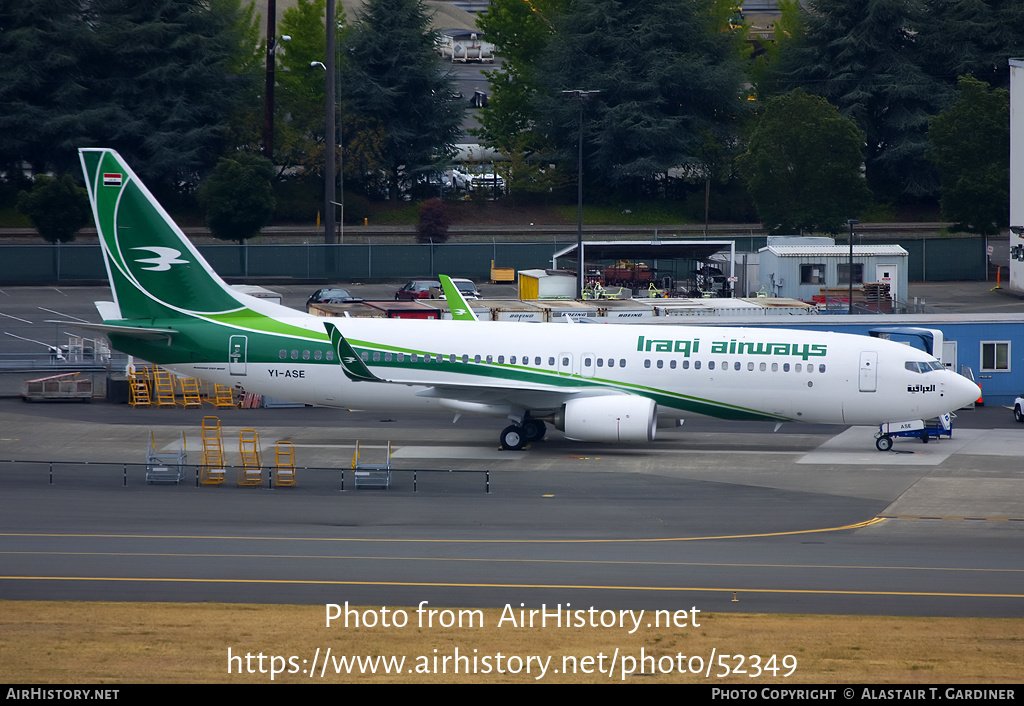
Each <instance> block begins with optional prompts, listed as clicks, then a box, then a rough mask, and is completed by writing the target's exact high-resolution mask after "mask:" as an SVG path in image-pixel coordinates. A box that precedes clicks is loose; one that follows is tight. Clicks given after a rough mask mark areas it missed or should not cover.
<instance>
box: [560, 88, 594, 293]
mask: <svg viewBox="0 0 1024 706" xmlns="http://www.w3.org/2000/svg"><path fill="white" fill-rule="evenodd" d="M600 92H601V91H581V90H578V89H577V90H574V91H562V95H563V96H565V97H566V98H568V99H569V100H572V101H576V103H577V104H579V109H580V115H579V134H578V136H577V141H578V143H579V154H578V157H577V160H576V257H577V263H576V295H577V297H578V298H580V299H582V298H583V104H584V103H588V102H589V101H590V98H591V97H592V96H596V95H597V94H599V93H600Z"/></svg>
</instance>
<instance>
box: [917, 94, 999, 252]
mask: <svg viewBox="0 0 1024 706" xmlns="http://www.w3.org/2000/svg"><path fill="white" fill-rule="evenodd" d="M959 85H960V96H959V98H958V99H957V101H956V102H955V103H954V104H953V105H951V106H950V107H949V108H947V109H946V110H944V111H942V112H941V113H939V114H938V115H936V116H935V117H933V118H932V119H931V120H930V121H929V128H928V140H929V142H930V143H931V146H930V147H929V150H928V157H929V159H931V160H932V161H933V162H935V164H936V166H937V167H938V169H939V174H940V175H941V177H942V196H941V198H940V200H939V203H940V206H941V208H942V217H943V218H944V219H946V220H949V221H953V222H954V223H955V224H956V227H957V228H960V229H963V230H966V231H968V232H972V233H981V234H985V235H994V234H996V233H998V232H999V229H1000V227H1005V226H1008V225H1009V220H1008V219H1009V214H1010V94H1009V92H1008V91H1007V90H1006V89H1002V88H998V89H994V90H989V88H988V86H987V84H985V83H984V82H983V81H980V80H978V79H974V78H971V77H969V76H963V77H961V78H960V83H959Z"/></svg>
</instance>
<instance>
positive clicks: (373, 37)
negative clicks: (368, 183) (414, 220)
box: [341, 0, 462, 199]
mask: <svg viewBox="0 0 1024 706" xmlns="http://www.w3.org/2000/svg"><path fill="white" fill-rule="evenodd" d="M436 39H437V33H436V32H435V31H433V30H431V29H430V26H429V20H428V17H427V10H426V6H425V5H424V3H423V2H422V0H368V1H367V3H366V5H365V6H364V8H363V11H362V13H361V14H360V15H359V17H358V21H357V23H356V24H355V25H354V26H353V27H352V28H351V30H350V32H349V34H348V35H347V37H346V39H345V42H344V45H343V51H344V53H345V54H346V61H345V65H344V67H342V79H341V80H342V85H343V86H344V91H345V105H346V112H347V113H350V114H351V119H352V120H353V121H363V122H364V123H366V124H372V125H373V131H374V132H377V134H379V135H381V136H382V137H383V143H382V144H381V145H380V147H381V149H380V152H379V154H380V169H381V170H382V171H383V172H384V174H385V175H386V183H387V187H388V192H389V196H390V197H391V198H392V199H394V198H396V197H397V194H398V190H399V188H401V187H402V186H406V185H408V182H409V180H410V178H411V177H413V176H414V175H415V174H416V173H419V172H423V171H428V170H431V169H435V168H436V167H437V165H439V164H441V163H444V162H446V161H447V160H448V159H449V157H450V156H451V154H452V152H453V145H454V143H455V138H456V136H457V135H458V132H459V128H460V125H461V121H462V115H461V108H460V106H459V105H457V104H456V103H455V101H454V98H453V96H452V80H451V76H450V75H449V74H448V73H446V72H444V71H443V70H442V69H441V68H440V66H439V64H438V62H437V57H436V54H435V51H434V47H435V44H436ZM346 139H347V138H346ZM374 176H375V175H371V174H367V175H362V177H363V178H368V179H373V177H374Z"/></svg>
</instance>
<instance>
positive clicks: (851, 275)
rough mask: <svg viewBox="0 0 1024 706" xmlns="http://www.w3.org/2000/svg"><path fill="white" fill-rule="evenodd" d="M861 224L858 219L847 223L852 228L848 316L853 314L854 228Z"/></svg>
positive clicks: (852, 219)
mask: <svg viewBox="0 0 1024 706" xmlns="http://www.w3.org/2000/svg"><path fill="white" fill-rule="evenodd" d="M858 223H860V221H858V220H857V219H856V218H851V219H849V220H848V221H846V225H848V226H850V271H849V273H847V279H848V280H850V303H849V308H848V309H847V312H846V313H847V314H852V313H853V227H854V226H855V225H857V224H858Z"/></svg>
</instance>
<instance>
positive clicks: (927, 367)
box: [903, 360, 943, 373]
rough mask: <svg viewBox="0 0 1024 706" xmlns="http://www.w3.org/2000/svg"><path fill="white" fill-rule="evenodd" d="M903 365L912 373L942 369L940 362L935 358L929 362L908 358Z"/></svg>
mask: <svg viewBox="0 0 1024 706" xmlns="http://www.w3.org/2000/svg"><path fill="white" fill-rule="evenodd" d="M903 367H905V368H906V369H907V370H909V371H910V372H912V373H928V372H931V371H932V370H942V369H943V368H942V363H940V362H939V361H937V360H933V361H932V362H930V363H922V362H920V361H916V360H908V361H907V362H906V363H904V364H903Z"/></svg>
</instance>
